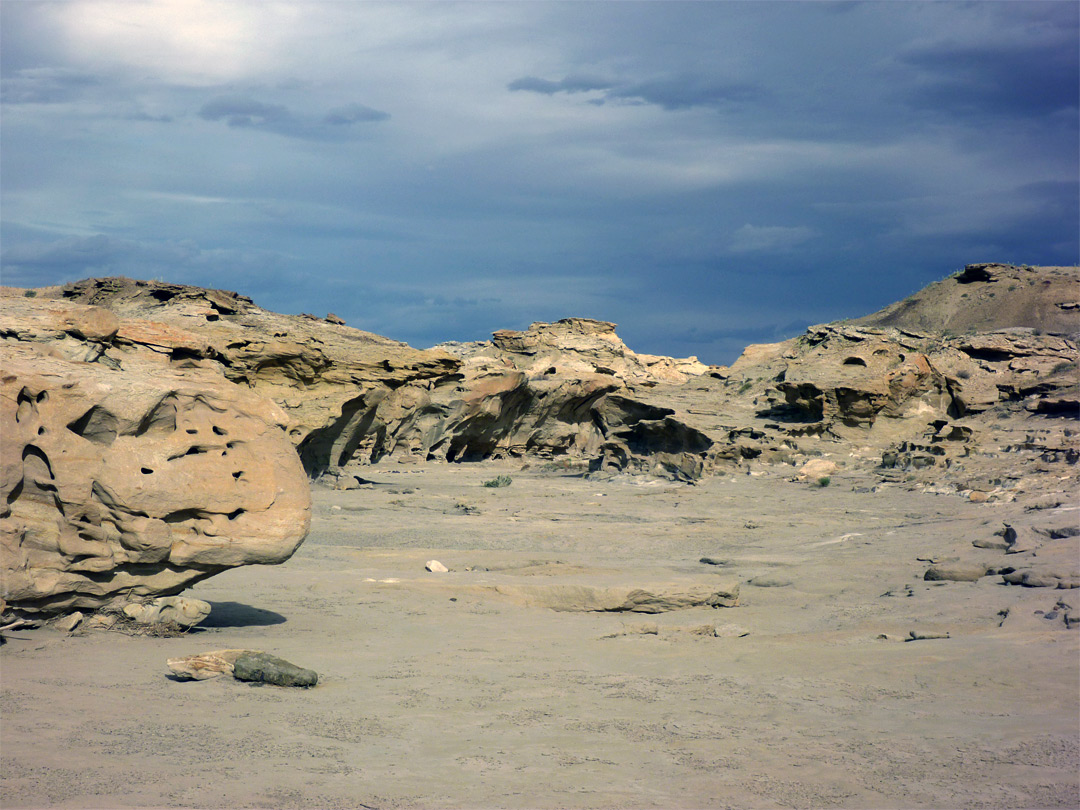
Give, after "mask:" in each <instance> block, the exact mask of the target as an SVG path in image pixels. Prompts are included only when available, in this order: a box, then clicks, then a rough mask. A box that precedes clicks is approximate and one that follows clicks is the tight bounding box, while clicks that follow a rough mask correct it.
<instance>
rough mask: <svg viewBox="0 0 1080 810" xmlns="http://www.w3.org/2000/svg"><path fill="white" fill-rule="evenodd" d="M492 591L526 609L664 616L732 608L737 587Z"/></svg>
mask: <svg viewBox="0 0 1080 810" xmlns="http://www.w3.org/2000/svg"><path fill="white" fill-rule="evenodd" d="M493 588H494V590H495V591H496V592H497V593H499V594H501V595H503V596H506V597H509V598H511V599H514V600H515V601H518V602H521V603H522V604H524V605H526V606H528V607H543V608H548V609H550V610H557V611H567V612H577V611H581V612H609V611H610V612H629V613H666V612H668V611H673V610H686V609H687V608H693V607H701V606H709V607H733V606H735V605H737V604H738V602H739V584H738V583H737V582H731V583H727V584H704V583H680V584H676V583H673V584H669V585H665V584H659V585H648V586H646V587H641V588H637V587H631V586H591V585H573V584H550V585H496V586H493Z"/></svg>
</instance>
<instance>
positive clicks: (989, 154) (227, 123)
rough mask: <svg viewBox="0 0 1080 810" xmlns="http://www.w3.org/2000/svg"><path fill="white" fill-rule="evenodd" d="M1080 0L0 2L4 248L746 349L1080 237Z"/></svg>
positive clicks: (20, 262)
mask: <svg viewBox="0 0 1080 810" xmlns="http://www.w3.org/2000/svg"><path fill="white" fill-rule="evenodd" d="M1078 41H1080V7H1078V6H1077V5H1076V4H1074V3H1063V2H1037V0H1032V1H1031V2H1000V3H968V4H952V3H919V2H915V3H904V4H899V3H854V4H851V3H782V2H781V3H664V2H642V3H613V4H603V3H556V2H551V3H547V2H539V3H529V4H518V3H511V2H495V3H483V4H455V3H434V2H432V3H410V4H400V3H377V2H373V3H356V4H353V3H335V2H305V3H295V2H282V3H274V4H263V3H258V2H248V1H247V0H230V1H229V2H211V0H183V2H181V0H154V1H153V2H146V3H138V4H132V3H128V2H121V0H70V1H65V2H59V1H58V2H50V3H4V4H0V84H2V87H0V99H2V103H3V114H2V116H0V130H2V132H0V172H2V186H0V197H2V200H0V202H2V207H0V241H2V249H0V275H2V283H4V284H9V285H16V286H42V285H47V284H57V283H63V282H66V281H71V280H75V279H78V278H82V277H86V276H93V275H128V276H132V277H142V278H155V277H157V278H165V279H167V280H170V281H176V282H180V283H190V284H200V285H204V286H212V287H221V288H228V289H235V290H238V291H239V292H242V293H244V294H245V295H249V296H251V297H253V298H254V299H255V300H256V302H257V303H258V304H260V305H261V306H264V307H267V308H269V309H274V310H278V311H282V312H301V311H309V312H320V313H321V312H326V311H330V310H332V311H334V312H335V313H337V314H338V315H340V316H342V317H344V318H345V319H346V320H347V321H348V322H349V323H350V324H351V325H354V326H358V327H360V328H364V329H369V330H371V331H374V332H378V333H381V334H385V335H387V336H389V337H393V338H396V339H399V340H405V341H407V342H409V343H411V344H413V345H416V346H426V345H431V344H434V343H437V342H440V341H443V340H475V339H484V338H486V337H487V336H488V335H489V334H490V332H492V331H494V330H496V329H500V328H524V327H526V326H527V325H528V324H529V323H530V322H532V321H536V320H554V319H557V318H561V317H568V316H583V317H594V318H599V319H602V320H609V321H615V322H617V323H618V324H619V333H620V335H621V336H622V337H623V338H624V339H625V340H626V341H627V343H628V344H629V345H630V346H631V347H632V348H634V349H635V350H638V351H642V352H649V353H657V354H671V355H679V356H682V355H688V354H696V355H698V356H699V357H701V358H702V359H703V360H706V361H708V362H717V363H720V362H730V361H731V360H732V359H734V356H736V355H737V353H738V352H739V350H740V349H741V348H742V346H743V345H744V344H745V343H747V342H755V341H756V340H775V339H781V338H783V337H787V336H790V334H791V333H793V332H792V330H796V331H797V330H798V328H801V325H805V324H807V323H819V322H823V321H827V320H832V319H835V318H840V317H848V316H857V315H861V314H865V313H867V312H870V311H873V310H876V309H878V308H880V307H882V306H884V305H886V304H888V303H890V302H892V301H894V300H897V299H899V298H902V297H904V296H906V295H908V294H909V293H911V292H913V291H914V290H915V289H918V288H920V287H922V286H924V285H925V284H927V283H929V282H930V281H933V280H935V279H937V278H941V277H943V276H945V275H948V274H949V273H950V272H952V271H954V270H956V269H958V268H959V267H961V266H962V265H964V264H967V263H970V262H977V261H1011V262H1016V263H1027V264H1076V263H1077V262H1078V261H1080V256H1078V253H1080V246H1078V233H1077V224H1076V223H1077V221H1078V219H1080V191H1078V182H1077V178H1078V173H1080V167H1078V158H1077V155H1078V152H1080V137H1078V123H1077V122H1078V118H1080V113H1078V106H1080V88H1078V79H1077V75H1078V70H1080V67H1078V63H1080V59H1078V50H1080V48H1078V45H1077V43H1078Z"/></svg>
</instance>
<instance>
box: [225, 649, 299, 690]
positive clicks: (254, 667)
mask: <svg viewBox="0 0 1080 810" xmlns="http://www.w3.org/2000/svg"><path fill="white" fill-rule="evenodd" d="M233 677H234V678H236V679H237V680H238V681H251V682H255V683H270V684H273V685H274V686H304V687H307V686H314V685H315V684H317V683H318V682H319V676H318V673H316V672H315V671H314V670H311V669H304V668H303V667H298V666H296V664H293V663H291V662H289V661H286V660H285V659H284V658H278V657H277V656H275V655H270V654H269V653H263V652H250V651H245V652H244V653H243V654H241V655H240V656H238V657H237V658H236V660H235V661H234V662H233Z"/></svg>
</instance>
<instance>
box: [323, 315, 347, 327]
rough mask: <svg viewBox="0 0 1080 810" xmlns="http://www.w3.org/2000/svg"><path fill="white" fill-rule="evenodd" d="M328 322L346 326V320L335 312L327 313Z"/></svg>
mask: <svg viewBox="0 0 1080 810" xmlns="http://www.w3.org/2000/svg"><path fill="white" fill-rule="evenodd" d="M326 322H327V323H332V324H334V325H335V326H344V325H345V321H343V320H342V319H341V318H339V317H338V316H337V315H335V314H334V313H333V312H327V313H326Z"/></svg>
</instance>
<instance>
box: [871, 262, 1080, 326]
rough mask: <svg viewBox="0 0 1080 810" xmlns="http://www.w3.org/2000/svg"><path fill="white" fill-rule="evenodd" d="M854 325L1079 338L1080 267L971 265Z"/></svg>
mask: <svg viewBox="0 0 1080 810" xmlns="http://www.w3.org/2000/svg"><path fill="white" fill-rule="evenodd" d="M851 323H853V324H856V325H859V326H876V327H893V328H896V329H905V330H911V331H914V332H924V333H942V332H946V333H952V334H957V335H963V334H966V333H971V332H995V331H998V330H1000V329H1015V328H1027V329H1037V330H1039V331H1040V332H1044V333H1047V334H1053V335H1069V336H1073V337H1074V338H1075V337H1076V336H1077V333H1080V287H1078V285H1077V272H1076V268H1075V267H1032V266H1030V265H1023V266H1019V267H1018V266H1016V265H1011V264H993V263H984V264H969V265H967V267H965V268H964V269H963V270H961V271H960V272H958V273H954V274H953V275H952V276H950V277H949V278H946V279H943V280H941V281H936V282H934V283H933V284H930V285H928V286H926V287H924V288H923V289H921V290H919V291H918V292H917V293H915V294H914V295H911V296H909V297H907V298H905V299H904V300H903V301H897V302H896V303H895V304H890V305H889V306H887V307H885V308H884V309H882V310H880V311H878V312H875V313H873V314H871V315H866V316H865V317H862V318H857V319H855V320H853V321H851Z"/></svg>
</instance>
